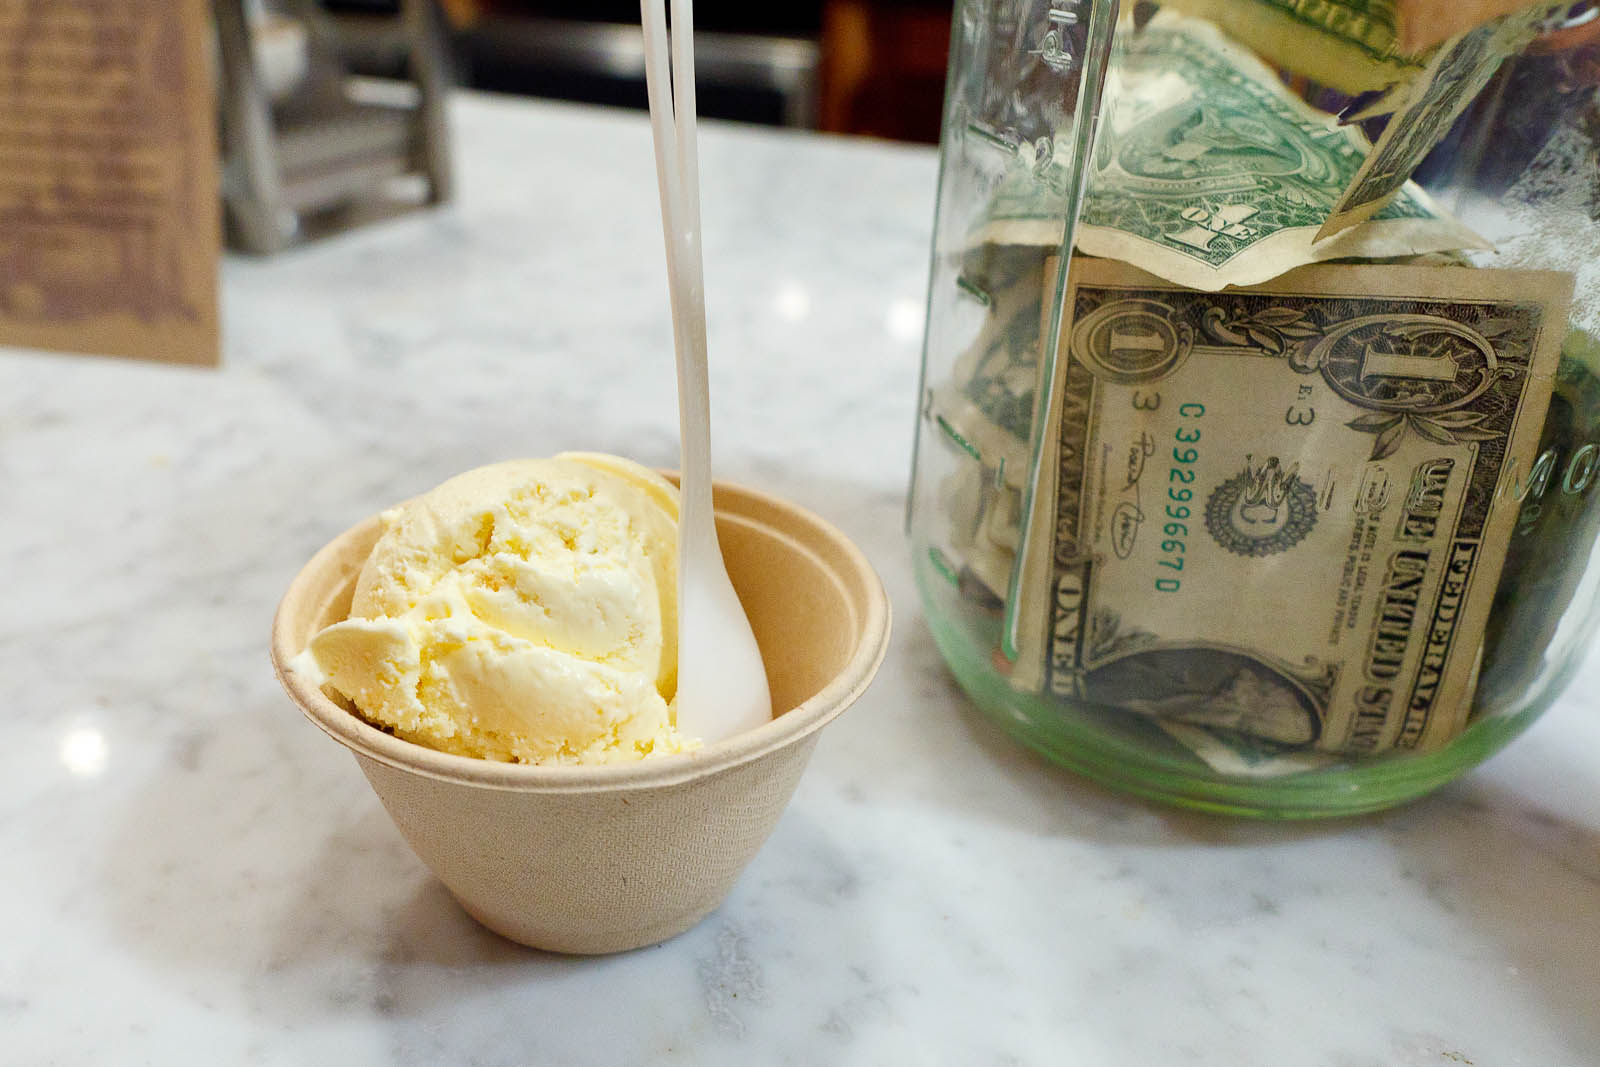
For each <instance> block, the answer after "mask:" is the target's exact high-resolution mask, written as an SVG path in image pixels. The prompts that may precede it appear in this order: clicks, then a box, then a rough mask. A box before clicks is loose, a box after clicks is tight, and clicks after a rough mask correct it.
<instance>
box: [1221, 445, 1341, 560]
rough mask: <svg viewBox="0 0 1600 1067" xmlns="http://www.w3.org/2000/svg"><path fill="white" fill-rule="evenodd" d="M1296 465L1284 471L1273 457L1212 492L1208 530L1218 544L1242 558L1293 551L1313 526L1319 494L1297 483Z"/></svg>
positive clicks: (1248, 463) (1248, 465) (1248, 462)
mask: <svg viewBox="0 0 1600 1067" xmlns="http://www.w3.org/2000/svg"><path fill="white" fill-rule="evenodd" d="M1299 472H1300V465H1299V464H1298V463H1296V464H1294V465H1292V466H1290V467H1289V469H1288V470H1284V469H1283V468H1282V467H1281V466H1280V465H1279V463H1278V457H1277V456H1273V457H1271V458H1270V459H1268V460H1267V461H1266V462H1265V463H1262V464H1260V465H1257V464H1256V462H1255V460H1254V458H1253V457H1251V456H1248V455H1247V456H1245V457H1244V470H1242V471H1240V472H1239V473H1238V474H1236V475H1234V476H1233V477H1232V478H1229V479H1228V480H1227V481H1225V482H1223V483H1222V484H1221V485H1219V486H1217V488H1215V489H1213V490H1212V491H1211V496H1210V497H1209V498H1207V500H1206V529H1207V530H1209V531H1211V536H1212V537H1213V538H1215V539H1216V542H1217V544H1219V545H1221V546H1222V547H1223V548H1225V549H1227V550H1228V551H1229V552H1232V553H1235V554H1236V555H1240V556H1271V555H1275V554H1277V553H1279V552H1285V551H1288V550H1289V549H1291V548H1293V547H1294V546H1295V545H1297V544H1299V543H1300V542H1301V541H1303V540H1304V539H1305V536H1306V534H1308V533H1310V532H1311V527H1313V526H1315V525H1316V523H1317V492H1316V490H1315V489H1313V488H1311V486H1310V485H1309V484H1308V483H1307V482H1305V481H1303V480H1301V478H1300V477H1299Z"/></svg>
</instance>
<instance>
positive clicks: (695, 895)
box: [272, 484, 889, 954]
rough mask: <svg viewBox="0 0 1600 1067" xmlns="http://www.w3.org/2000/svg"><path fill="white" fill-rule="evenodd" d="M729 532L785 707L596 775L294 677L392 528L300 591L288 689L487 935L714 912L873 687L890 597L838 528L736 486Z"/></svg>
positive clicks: (641, 936)
mask: <svg viewBox="0 0 1600 1067" xmlns="http://www.w3.org/2000/svg"><path fill="white" fill-rule="evenodd" d="M715 506H716V511H717V532H718V535H719V537H720V539H721V541H722V549H723V555H724V556H725V557H726V559H727V564H728V574H729V576H730V577H731V578H732V579H733V584H734V587H735V588H736V589H737V590H738V592H739V598H740V600H742V601H743V603H744V606H745V610H746V612H747V613H748V615H749V617H750V624H751V627H752V629H754V631H755V635H756V641H757V643H758V644H759V645H760V646H761V655H762V658H763V659H764V660H765V661H766V668H767V678H768V681H769V683H770V685H771V689H772V702H773V708H774V710H775V711H780V712H781V714H777V715H775V716H774V718H773V720H772V721H771V722H769V723H766V724H765V725H763V726H761V727H758V728H757V729H755V730H751V731H748V732H746V733H743V734H740V735H738V736H736V737H732V738H729V739H727V740H725V741H721V742H718V743H716V744H713V745H708V746H706V747H705V748H703V749H701V750H700V751H698V752H695V753H692V754H689V755H683V756H670V757H663V758H658V759H653V760H644V761H641V762H638V763H628V764H620V765H610V766H600V767H534V766H525V765H520V764H512V763H498V762H492V761H488V760H479V759H472V758H470V757H466V756H455V755H450V754H448V753H444V752H436V751H434V750H433V749H430V748H425V747H423V746H421V745H414V744H412V743H410V742H407V741H402V740H400V739H399V738H397V737H395V736H393V735H392V734H389V733H386V732H385V731H383V730H380V729H378V728H376V727H374V726H372V725H370V724H369V723H367V722H365V721H364V720H362V719H361V718H360V717H359V716H357V715H356V714H355V713H354V711H353V709H352V708H351V706H350V705H349V704H348V703H347V702H345V701H344V700H343V699H342V698H339V697H338V696H337V695H336V694H332V692H331V691H325V690H323V689H320V688H318V687H316V686H314V685H311V684H309V683H308V682H307V681H306V680H305V679H304V678H302V677H301V676H299V675H298V674H295V673H294V672H291V671H289V670H288V669H287V668H288V663H289V661H290V659H292V658H293V657H294V656H296V655H297V654H299V653H300V652H301V651H302V650H303V649H304V648H305V647H306V645H307V644H308V643H309V642H310V640H311V637H312V635H313V634H315V633H317V631H319V630H321V629H322V628H323V627H324V626H327V625H328V624H329V623H332V622H335V621H337V620H339V619H343V618H345V617H346V615H347V614H348V613H349V610H350V600H351V596H352V594H353V592H354V589H355V582H356V576H357V575H358V574H359V573H360V571H361V566H362V564H363V563H364V562H365V561H366V558H367V555H368V553H370V552H371V550H372V546H373V544H374V543H376V541H377V539H378V536H379V533H380V532H381V524H380V522H379V520H378V518H377V517H373V518H370V519H368V520H366V521H365V522H363V523H361V524H360V525H358V526H355V527H354V528H352V529H350V530H347V531H345V532H344V533H343V534H340V535H339V536H338V537H337V538H335V539H334V541H333V542H332V543H330V544H329V545H327V546H326V547H325V548H323V549H322V551H320V552H318V553H317V554H316V556H314V557H313V558H312V559H311V562H309V563H308V564H306V566H305V569H304V570H302V571H301V572H300V573H299V574H298V575H297V576H296V577H295V579H294V581H293V582H291V583H290V585H289V589H288V592H287V593H286V594H285V595H284V598H283V601H282V603H280V604H279V606H278V614H277V617H276V619H275V620H274V621H273V627H272V662H273V666H274V667H275V668H276V670H277V672H278V679H279V681H281V682H282V683H283V687H284V688H285V689H286V690H287V691H288V693H289V695H290V696H291V697H292V698H294V701H295V703H297V704H298V705H300V709H301V710H302V711H303V712H305V714H306V717H307V718H309V719H310V720H311V721H312V722H313V723H315V724H316V725H317V726H318V727H320V728H321V729H322V730H323V731H324V732H326V733H327V734H328V736H330V737H332V738H333V739H334V740H335V741H338V742H339V743H340V744H342V745H344V746H345V747H347V748H349V749H350V750H351V751H352V752H354V753H355V756H356V762H357V763H358V764H359V765H360V766H361V770H362V773H364V774H365V775H366V776H367V781H369V782H370V783H371V784H372V788H373V789H374V790H375V791H376V792H377V794H378V799H379V800H381V801H382V802H383V806H384V808H386V809H387V810H388V812H389V815H390V817H391V818H393V819H394V822H395V825H396V826H397V827H398V828H399V829H400V832H401V833H402V834H403V835H404V836H405V839H406V840H407V841H408V842H409V843H410V845H411V847H412V848H413V849H414V850H415V851H416V853H417V855H418V856H419V857H420V858H421V859H422V861H423V862H424V863H425V864H427V865H428V867H429V869H431V870H432V871H433V873H434V874H435V875H437V876H438V878H439V880H440V881H441V882H443V883H444V885H445V887H446V888H448V889H449V890H450V892H451V893H452V894H454V896H455V898H456V899H457V900H458V901H460V902H461V906H462V907H463V908H465V909H466V910H467V912H468V913H469V914H471V915H472V916H473V917H474V918H476V919H477V920H478V921H479V922H481V923H483V925H485V926H487V927H488V928H489V929H491V930H494V931H496V932H497V933H500V934H502V935H504V936H506V937H508V938H510V939H512V940H513V941H518V942H521V943H522V944H525V945H531V946H533V947H535V948H541V949H547V950H551V951H555V952H568V953H583V954H594V953H605V952H620V951H622V950H625V949H631V948H639V947H641V946H644V945H650V944H654V943H656V942H658V941H664V940H666V939H667V938H669V937H672V936H673V935H675V934H679V933H682V932H683V931H684V930H687V929H689V928H690V927H691V926H693V925H694V924H695V923H697V922H698V921H699V920H700V919H702V918H704V917H705V915H706V914H707V913H709V912H710V911H711V910H712V909H713V908H715V907H716V906H717V905H718V904H719V903H720V902H721V901H722V899H723V897H725V896H726V895H727V893H728V891H729V890H730V889H731V888H732V887H733V883H734V881H735V880H736V879H737V878H738V876H739V874H740V872H741V871H743V870H744V868H745V866H746V865H747V864H748V863H749V862H750V860H751V859H752V858H753V857H754V856H755V853H756V850H757V849H758V848H760V847H761V844H762V842H764V841H765V840H766V839H767V836H768V835H769V834H770V833H771V832H772V829H773V827H774V826H775V825H776V823H777V821H778V816H779V815H780V814H781V813H782V811H783V808H784V805H785V804H787V803H788V800H789V797H790V795H791V794H792V793H793V792H794V788H795V785H796V783H797V782H798V781H799V779H800V773H801V771H803V770H804V769H805V765H806V761H807V760H808V759H809V758H810V756H811V751H812V749H813V748H814V747H815V746H816V742H817V735H818V731H819V730H820V729H821V728H822V727H823V726H824V725H825V724H827V723H828V722H829V721H831V720H832V719H833V718H834V717H835V716H837V715H838V714H839V713H840V712H842V711H844V709H845V708H847V707H849V706H850V704H851V703H852V702H853V701H854V700H855V699H856V698H857V697H858V696H860V695H861V693H862V692H863V691H864V690H865V689H866V688H867V685H868V684H869V683H870V682H871V680H872V676H873V675H874V674H875V673H876V672H877V669H878V665H879V664H880V663H882V662H883V655H884V651H885V649H886V648H887V647H888V642H889V601H888V597H887V596H886V595H885V593H884V590H883V585H882V583H881V582H880V581H879V579H878V576H877V574H876V573H874V572H873V570H872V567H871V565H870V564H868V563H867V561H866V559H865V558H864V557H863V556H862V555H861V553H860V551H859V550H858V549H857V548H856V547H855V546H854V545H853V544H851V543H850V541H849V540H848V539H847V538H845V536H844V535H843V534H841V533H840V532H839V531H838V530H836V529H834V528H833V527H832V526H831V525H829V524H828V523H826V522H824V521H823V520H821V519H819V518H818V517H817V516H815V515H813V514H811V513H810V512H808V511H806V510H804V509H802V508H799V507H796V506H795V505H793V504H789V503H786V502H784V501H782V500H778V499H776V498H774V497H771V496H767V495H765V494H763V493H758V492H755V491H753V490H750V489H744V488H740V487H738V486H733V485H726V484H718V485H717V486H716V490H715Z"/></svg>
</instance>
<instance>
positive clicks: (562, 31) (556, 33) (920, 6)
mask: <svg viewBox="0 0 1600 1067" xmlns="http://www.w3.org/2000/svg"><path fill="white" fill-rule="evenodd" d="M320 5H321V9H322V10H323V12H325V13H326V15H327V17H328V20H329V22H330V23H331V25H332V26H333V27H335V28H336V30H337V37H338V41H339V47H340V50H341V51H343V52H344V53H345V61H346V64H347V66H348V69H350V70H351V71H352V72H353V73H358V74H371V75H378V76H398V75H401V74H403V73H404V68H405V64H406V55H407V49H406V43H405V37H404V30H403V29H402V23H401V21H400V19H399V18H398V14H399V6H400V5H399V0H320ZM950 12H951V4H950V2H949V0H791V2H788V3H782V4H752V3H748V2H745V0H699V2H698V3H696V4H695V27H696V31H697V32H696V44H695V48H696V57H695V59H696V67H697V70H698V72H699V90H698V95H699V107H700V113H701V115H703V116H706V117H710V118H722V119H732V120H736V121H742V122H753V123H762V124H766V125H773V126H789V127H795V128H801V129H815V130H823V131H828V132H833V133H846V134H859V135H866V136H874V137H883V138H891V139H895V140H903V141H914V142H923V143H928V144H932V143H936V142H937V140H938V134H939V109H940V104H941V101H942V98H943V93H944V70H945V57H946V53H947V51H948V49H949V40H950ZM433 14H434V17H435V18H436V19H437V20H438V22H439V25H440V28H441V30H442V31H443V32H442V36H443V37H444V40H445V41H446V42H447V46H448V47H447V52H448V56H449V63H450V66H451V73H452V80H453V81H454V82H455V84H458V85H462V86H465V87H468V88H474V89H483V90H488V91H492V92H502V93H515V94H520V95H526V96H538V97H547V98H552V99H559V100H572V101H582V102H585V103H595V104H608V105H614V106H620V107H632V108H641V109H642V108H644V107H645V106H646V103H645V89H644V57H643V41H642V35H641V33H640V30H639V5H638V3H637V0H434V11H433Z"/></svg>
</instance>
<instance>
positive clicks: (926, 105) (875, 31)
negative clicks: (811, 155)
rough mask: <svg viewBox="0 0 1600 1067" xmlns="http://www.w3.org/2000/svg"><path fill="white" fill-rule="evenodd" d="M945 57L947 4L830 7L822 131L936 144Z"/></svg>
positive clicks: (845, 0) (859, 2)
mask: <svg viewBox="0 0 1600 1067" xmlns="http://www.w3.org/2000/svg"><path fill="white" fill-rule="evenodd" d="M949 52H950V7H949V5H948V4H928V3H904V2H902V3H886V2H883V0H878V2H871V0H827V3H825V4H824V5H823V9H822V77H821V81H822V100H821V106H820V109H819V114H820V121H819V128H821V129H823V130H827V131H829V132H832V133H855V134H866V135H868V136H874V137H888V138H894V139H896V140H904V141H923V142H926V143H929V144H934V143H937V142H938V140H939V126H940V115H941V111H942V108H943V105H944V78H945V62H946V59H947V57H948V55H949Z"/></svg>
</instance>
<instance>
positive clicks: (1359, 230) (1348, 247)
mask: <svg viewBox="0 0 1600 1067" xmlns="http://www.w3.org/2000/svg"><path fill="white" fill-rule="evenodd" d="M1118 40H1119V44H1118V48H1117V51H1116V54H1115V56H1114V57H1113V67H1112V74H1111V84H1110V85H1109V86H1108V89H1107V99H1108V100H1110V101H1111V104H1110V110H1109V113H1108V114H1107V115H1106V116H1105V117H1104V119H1103V125H1102V129H1101V131H1100V134H1099V137H1098V141H1097V147H1096V150H1095V153H1094V157H1093V159H1092V160H1091V161H1090V164H1089V166H1090V175H1089V187H1088V192H1087V194H1086V196H1085V198H1084V202H1083V209H1082V212H1081V214H1080V216H1079V221H1078V226H1077V230H1076V235H1075V241H1076V245H1077V248H1078V250H1079V251H1081V252H1084V253H1086V254H1088V255H1093V256H1102V257H1105V258H1109V259H1120V260H1123V261H1124V262H1128V263H1132V264H1134V265H1136V266H1139V267H1142V268H1143V269H1145V270H1148V271H1150V272H1151V273H1153V274H1157V275H1159V276H1161V277H1163V278H1165V279H1167V280H1168V281H1172V282H1176V283H1177V284H1179V285H1185V286H1188V287H1190V288H1194V289H1204V290H1217V289H1222V288H1224V287H1225V286H1229V285H1252V284H1255V283H1258V282H1263V281H1266V280H1268V279H1271V278H1274V277H1277V276H1278V275H1280V274H1283V273H1284V272H1286V271H1288V270H1291V269H1293V268H1295V267H1298V266H1302V265H1304V264H1307V263H1313V262H1318V261H1321V260H1328V259H1376V258H1386V257H1393V256H1407V255H1415V254H1418V253H1425V252H1438V251H1446V250H1453V249H1462V248H1482V247H1484V246H1485V244H1486V242H1484V240H1483V239H1482V238H1481V237H1479V236H1478V235H1477V234H1475V233H1473V232H1472V231H1471V230H1469V229H1467V228H1466V227H1464V226H1462V225H1461V224H1460V223H1458V222H1456V221H1455V220H1454V219H1452V218H1451V217H1450V216H1449V215H1448V213H1446V212H1445V211H1444V210H1443V209H1442V208H1440V207H1439V206H1438V205H1437V204H1435V203H1434V202H1433V201H1432V200H1431V199H1429V197H1428V196H1427V194H1426V193H1424V192H1423V191H1422V190H1421V189H1420V188H1418V187H1417V186H1415V185H1414V184H1410V183H1406V184H1405V185H1404V186H1403V187H1402V189H1401V191H1400V193H1399V195H1397V196H1395V197H1393V198H1392V199H1390V200H1388V201H1387V202H1386V203H1384V204H1383V205H1382V206H1381V208H1380V209H1379V210H1377V211H1376V212H1374V213H1373V217H1372V218H1370V219H1369V220H1366V221H1364V222H1363V223H1362V224H1361V225H1359V226H1356V227H1354V228H1352V229H1350V230H1348V231H1347V232H1345V233H1341V234H1339V235H1338V236H1336V237H1334V238H1332V239H1329V240H1325V241H1320V242H1319V241H1317V240H1316V237H1317V231H1318V230H1319V229H1320V228H1321V227H1322V225H1323V223H1324V222H1326V221H1327V218H1328V215H1329V212H1330V211H1332V209H1333V207H1334V204H1335V202H1336V201H1337V200H1338V198H1339V196H1340V194H1341V193H1343V192H1344V191H1345V189H1346V188H1347V186H1348V185H1349V184H1350V182H1351V180H1352V179H1353V178H1354V177H1355V175H1356V173H1357V171H1358V170H1360V168H1361V165H1362V162H1363V160H1364V159H1365V155H1366V142H1365V140H1364V139H1363V138H1362V137H1361V135H1360V134H1359V133H1357V132H1356V131H1355V130H1353V129H1350V128H1344V127H1340V126H1339V124H1338V122H1337V121H1336V120H1335V119H1334V118H1333V116H1331V115H1328V114H1326V113H1324V112H1320V111H1317V110H1316V109H1314V108H1312V107H1310V106H1309V105H1307V104H1305V103H1304V102H1302V101H1301V100H1300V99H1299V98H1298V97H1296V96H1295V95H1294V94H1293V93H1291V92H1290V91H1289V90H1288V89H1287V88H1286V87H1285V86H1284V85H1283V84H1282V82H1280V81H1279V80H1278V78H1277V77H1276V76H1275V75H1274V74H1273V72H1272V71H1271V70H1269V69H1268V68H1267V67H1266V66H1264V65H1263V64H1262V63H1261V62H1260V61H1259V60H1258V59H1256V58H1255V57H1254V56H1253V55H1251V54H1250V53H1249V52H1247V51H1246V50H1244V49H1243V48H1240V47H1239V46H1238V45H1236V44H1234V43H1233V42H1231V41H1229V40H1228V39H1227V38H1226V37H1224V35H1223V34H1222V33H1221V32H1220V31H1219V30H1217V28H1216V27H1215V26H1213V25H1212V24H1210V23H1208V22H1206V21H1204V20H1202V19H1196V18H1188V17H1184V16H1180V15H1176V14H1174V13H1172V12H1170V11H1162V12H1161V13H1159V14H1157V15H1156V16H1155V17H1154V18H1153V19H1152V20H1151V21H1150V22H1149V23H1148V24H1147V25H1145V26H1143V27H1142V28H1140V29H1138V30H1132V29H1130V28H1129V27H1126V26H1124V27H1123V28H1122V29H1121V30H1119V39H1118ZM1070 163H1071V161H1070V160H1065V159H1061V160H1057V161H1055V162H1054V163H1053V164H1052V165H1051V166H1048V167H1042V166H1040V165H1039V163H1038V161H1035V164H1034V165H1033V166H1029V167H1024V166H1019V167H1017V168H1015V170H1014V171H1013V173H1012V174H1011V175H1010V176H1009V177H1008V179H1007V180H1006V181H1005V182H1004V183H1002V184H1001V186H1000V187H999V188H998V190H997V191H996V193H995V195H994V197H993V198H992V201H991V203H990V205H989V208H988V210H987V212H986V213H985V216H984V218H983V220H982V222H981V223H980V225H979V226H978V228H977V229H976V230H975V232H974V233H973V234H972V235H971V237H970V238H969V241H970V243H971V244H978V243H983V242H989V243H995V244H1017V245H1044V246H1051V247H1053V246H1057V245H1059V244H1060V241H1061V238H1062V233H1063V220H1064V218H1065V216H1066V204H1065V201H1064V200H1063V199H1062V197H1061V196H1060V194H1059V190H1060V189H1061V188H1064V183H1063V182H1061V181H1058V180H1052V174H1053V171H1054V170H1059V169H1061V168H1064V167H1067V166H1069V165H1070Z"/></svg>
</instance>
